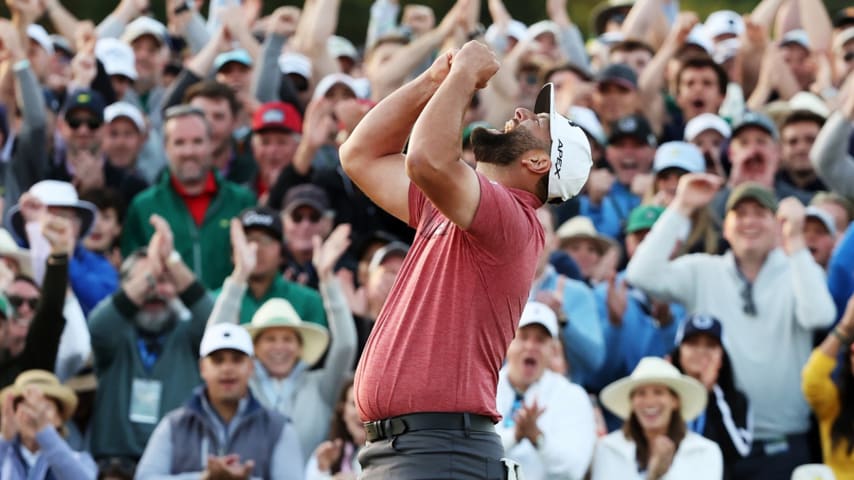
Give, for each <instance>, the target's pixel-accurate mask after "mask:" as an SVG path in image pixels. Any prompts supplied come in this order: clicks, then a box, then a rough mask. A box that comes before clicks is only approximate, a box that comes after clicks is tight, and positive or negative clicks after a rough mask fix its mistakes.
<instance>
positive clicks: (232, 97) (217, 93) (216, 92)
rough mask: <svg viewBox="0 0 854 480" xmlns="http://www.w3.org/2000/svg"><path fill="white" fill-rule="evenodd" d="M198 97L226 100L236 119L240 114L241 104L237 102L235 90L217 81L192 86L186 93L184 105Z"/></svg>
mask: <svg viewBox="0 0 854 480" xmlns="http://www.w3.org/2000/svg"><path fill="white" fill-rule="evenodd" d="M196 97H202V98H211V99H214V100H226V101H228V108H229V109H230V110H231V114H232V115H234V116H235V117H236V116H237V114H238V113H239V112H240V102H239V101H238V100H237V94H235V93H234V89H233V88H231V87H229V86H228V85H226V84H224V83H220V82H217V81H216V80H203V81H201V82H198V83H194V84H192V85H191V86H190V88H188V89H187V91H186V92H184V103H190V102H191V101H192V100H193V99H194V98H196Z"/></svg>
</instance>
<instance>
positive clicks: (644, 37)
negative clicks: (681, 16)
mask: <svg viewBox="0 0 854 480" xmlns="http://www.w3.org/2000/svg"><path fill="white" fill-rule="evenodd" d="M663 3H664V0H638V1H637V2H635V4H634V5H633V6H632V9H631V10H629V14H628V15H627V16H626V21H625V22H623V26H622V32H623V35H624V36H625V37H626V40H640V41H642V42H645V43H647V44H649V45H652V47H653V48H655V49H657V48H658V47H660V46H661V43H662V42H663V41H664V37H665V36H666V35H667V31H668V30H669V27H668V24H667V19H666V18H665V16H664V11H663Z"/></svg>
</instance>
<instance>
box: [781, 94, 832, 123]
mask: <svg viewBox="0 0 854 480" xmlns="http://www.w3.org/2000/svg"><path fill="white" fill-rule="evenodd" d="M788 109H789V111H790V112H794V111H807V112H810V113H814V114H816V115H818V116H819V117H821V118H827V117H829V116H830V107H828V106H827V103H825V102H824V100H822V98H821V97H819V96H818V95H816V94H814V93H812V92H803V91H802V92H798V93H796V94H794V95H792V98H790V99H789V104H788Z"/></svg>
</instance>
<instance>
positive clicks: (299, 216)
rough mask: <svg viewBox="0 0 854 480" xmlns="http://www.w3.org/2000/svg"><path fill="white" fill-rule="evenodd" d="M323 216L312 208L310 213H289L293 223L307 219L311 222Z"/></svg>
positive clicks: (317, 220) (315, 221)
mask: <svg viewBox="0 0 854 480" xmlns="http://www.w3.org/2000/svg"><path fill="white" fill-rule="evenodd" d="M322 217H323V215H321V213H320V212H318V211H315V210H312V211H311V213H307V214H306V213H303V212H298V211H297V212H293V213H291V220H293V221H294V223H302V221H303V220H308V221H309V222H311V223H317V222H319V221H320V219H321V218H322Z"/></svg>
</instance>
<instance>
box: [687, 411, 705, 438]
mask: <svg viewBox="0 0 854 480" xmlns="http://www.w3.org/2000/svg"><path fill="white" fill-rule="evenodd" d="M690 427H691V431H692V432H694V433H696V434H698V435H702V434H703V430H705V429H706V412H705V411H704V412H703V413H701V414H700V416H698V417H697V418H695V419H694V420H693V421H692V422H691V424H690Z"/></svg>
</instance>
